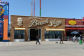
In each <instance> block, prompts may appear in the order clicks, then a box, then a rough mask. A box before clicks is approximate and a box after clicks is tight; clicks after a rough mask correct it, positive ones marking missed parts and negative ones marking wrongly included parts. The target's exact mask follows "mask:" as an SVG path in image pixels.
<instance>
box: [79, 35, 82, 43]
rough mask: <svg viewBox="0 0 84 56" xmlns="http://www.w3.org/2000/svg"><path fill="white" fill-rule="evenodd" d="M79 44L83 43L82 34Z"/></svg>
mask: <svg viewBox="0 0 84 56" xmlns="http://www.w3.org/2000/svg"><path fill="white" fill-rule="evenodd" d="M79 44H82V36H81V35H80V40H79Z"/></svg>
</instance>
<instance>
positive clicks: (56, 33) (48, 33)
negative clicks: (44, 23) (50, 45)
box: [45, 31, 62, 39]
mask: <svg viewBox="0 0 84 56" xmlns="http://www.w3.org/2000/svg"><path fill="white" fill-rule="evenodd" d="M59 36H62V32H61V31H46V32H45V39H58V38H59Z"/></svg>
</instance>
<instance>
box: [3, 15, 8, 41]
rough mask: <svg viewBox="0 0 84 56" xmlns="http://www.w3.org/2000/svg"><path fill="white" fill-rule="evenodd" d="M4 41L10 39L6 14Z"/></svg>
mask: <svg viewBox="0 0 84 56" xmlns="http://www.w3.org/2000/svg"><path fill="white" fill-rule="evenodd" d="M3 26H4V27H3V41H4V42H7V41H9V39H8V16H4V25H3Z"/></svg>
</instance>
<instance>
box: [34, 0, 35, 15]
mask: <svg viewBox="0 0 84 56" xmlns="http://www.w3.org/2000/svg"><path fill="white" fill-rule="evenodd" d="M34 16H35V0H34Z"/></svg>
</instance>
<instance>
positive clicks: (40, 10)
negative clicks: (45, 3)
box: [40, 0, 41, 17]
mask: <svg viewBox="0 0 84 56" xmlns="http://www.w3.org/2000/svg"><path fill="white" fill-rule="evenodd" d="M40 17H41V0H40Z"/></svg>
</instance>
